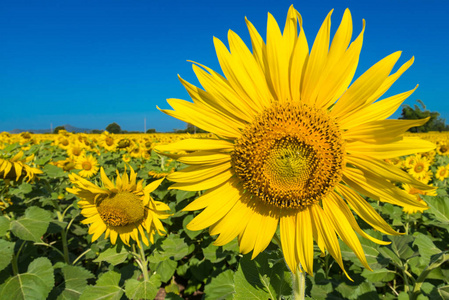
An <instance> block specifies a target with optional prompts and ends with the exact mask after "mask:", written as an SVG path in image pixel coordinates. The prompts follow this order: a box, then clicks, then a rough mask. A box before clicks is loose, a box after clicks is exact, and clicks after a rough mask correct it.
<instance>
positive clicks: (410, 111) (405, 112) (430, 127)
mask: <svg viewBox="0 0 449 300" xmlns="http://www.w3.org/2000/svg"><path fill="white" fill-rule="evenodd" d="M416 102H418V103H419V104H420V105H421V107H422V110H421V108H420V107H419V106H418V105H417V104H415V105H414V106H413V108H412V107H410V105H407V104H404V105H403V106H402V113H401V117H400V118H399V119H403V120H416V119H424V118H430V119H429V121H428V122H427V123H426V124H424V125H422V126H418V127H412V128H410V129H409V131H410V132H429V131H449V125H446V123H445V120H444V119H441V118H440V113H439V112H436V111H433V112H431V111H429V110H427V109H426V106H425V105H424V103H423V102H422V101H421V100H419V99H418V100H416Z"/></svg>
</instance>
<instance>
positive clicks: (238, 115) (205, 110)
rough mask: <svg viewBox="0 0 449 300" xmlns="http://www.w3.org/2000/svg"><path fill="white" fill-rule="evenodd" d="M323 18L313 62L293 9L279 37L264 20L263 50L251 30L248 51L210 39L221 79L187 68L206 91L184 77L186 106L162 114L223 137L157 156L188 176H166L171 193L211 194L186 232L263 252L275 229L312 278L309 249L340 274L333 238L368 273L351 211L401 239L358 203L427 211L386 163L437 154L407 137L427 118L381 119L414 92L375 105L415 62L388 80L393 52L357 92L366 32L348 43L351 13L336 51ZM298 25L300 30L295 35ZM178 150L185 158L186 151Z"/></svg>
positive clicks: (234, 39) (232, 40) (290, 258)
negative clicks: (173, 161) (327, 258)
mask: <svg viewBox="0 0 449 300" xmlns="http://www.w3.org/2000/svg"><path fill="white" fill-rule="evenodd" d="M330 16H331V13H329V14H328V16H327V17H326V19H325V21H324V23H323V25H322V26H321V28H320V30H319V32H318V34H317V37H316V39H315V42H314V44H313V46H312V48H311V50H310V52H309V47H308V44H307V40H306V37H305V34H304V31H303V30H302V20H301V16H300V14H299V13H298V12H297V11H296V10H295V9H294V8H293V6H291V7H290V9H289V11H288V15H287V21H286V23H285V28H284V31H283V33H281V31H280V29H279V26H278V24H277V23H276V20H275V19H274V18H273V17H272V15H270V14H268V26H267V38H266V42H264V41H263V39H262V37H261V36H260V35H259V33H258V32H257V31H256V29H255V28H254V26H253V25H252V24H251V23H250V22H249V21H247V26H248V29H249V33H250V37H251V42H252V52H251V51H250V50H249V49H248V48H247V47H246V45H245V44H244V42H243V41H242V40H241V39H240V38H239V37H238V36H237V34H235V33H234V32H232V31H229V34H228V39H229V47H230V51H228V49H227V48H226V46H225V45H224V44H223V43H222V42H221V41H220V40H218V39H216V38H214V43H215V49H216V52H217V56H218V60H219V62H220V66H221V68H222V71H223V73H224V76H222V75H220V74H218V73H217V72H215V71H213V70H211V69H210V68H207V67H205V66H202V65H200V64H196V63H195V64H194V65H193V69H194V72H195V74H196V76H197V77H198V80H199V82H200V83H201V85H202V86H203V88H204V89H200V88H198V87H196V86H194V85H192V84H190V83H188V82H186V81H185V80H183V79H180V80H181V82H182V84H183V85H184V87H185V88H186V89H187V91H188V93H189V94H190V96H191V97H192V99H193V103H192V102H188V101H184V100H179V99H169V100H168V102H169V104H170V105H171V106H172V107H173V109H174V110H163V112H165V113H166V114H168V115H170V116H173V117H175V118H178V119H180V120H182V121H185V122H187V123H190V124H193V125H195V126H197V127H200V128H202V129H204V130H206V131H209V132H211V133H214V134H216V135H217V136H219V137H220V139H218V140H217V139H186V140H182V141H179V142H176V143H173V144H169V145H163V146H158V147H156V150H157V151H158V152H160V153H165V154H168V155H170V153H174V155H171V156H172V157H175V158H177V159H178V160H179V161H180V162H183V163H186V164H189V165H191V166H189V167H187V168H185V169H183V170H181V171H179V172H175V173H173V174H171V175H169V176H168V177H167V178H168V179H169V180H171V181H174V182H175V184H174V185H172V186H171V188H173V189H180V190H186V191H199V190H208V192H207V193H205V194H204V195H203V196H201V197H199V198H198V199H196V200H195V201H194V202H193V203H191V204H189V205H188V206H187V207H186V208H185V210H187V211H193V210H199V209H204V210H203V211H202V212H201V213H200V214H199V215H198V216H197V217H195V218H194V219H193V220H192V221H191V222H190V223H189V224H188V226H187V227H188V229H190V230H200V229H203V228H206V227H210V233H211V234H213V235H219V236H218V238H217V239H216V241H215V244H216V245H224V244H226V243H228V242H230V241H231V240H232V239H234V238H235V237H238V240H239V245H240V251H241V252H242V253H248V252H251V251H252V257H253V258H254V257H256V256H257V255H258V254H259V253H260V252H261V251H263V250H264V249H265V248H266V247H267V246H268V244H269V243H270V241H271V240H272V238H273V235H274V234H275V232H276V230H277V227H278V225H279V226H280V235H281V237H280V239H281V243H282V250H283V253H284V255H285V259H286V262H287V264H288V266H289V267H290V269H291V270H292V271H293V272H295V271H296V270H297V268H298V266H302V267H300V268H299V269H300V270H301V269H302V270H304V271H306V272H307V273H309V274H312V273H313V240H315V242H316V243H317V244H318V246H319V248H320V249H321V251H323V252H324V251H325V250H327V251H328V252H329V253H330V254H331V255H332V256H333V257H334V258H335V260H336V261H337V263H338V264H339V265H340V267H341V268H342V269H343V262H342V256H341V251H340V246H339V243H338V240H337V235H338V236H339V237H340V238H341V239H342V240H343V241H344V242H345V243H346V244H347V245H348V246H349V247H350V248H351V249H352V250H353V251H354V252H355V254H356V255H357V257H358V258H359V259H360V260H361V261H362V263H363V264H364V265H365V266H366V267H367V268H369V266H368V264H367V262H366V259H365V255H364V252H363V249H362V246H361V244H360V242H359V239H358V237H357V236H356V232H357V233H358V234H360V235H361V236H362V237H364V238H367V239H370V240H372V241H374V242H377V243H379V244H386V242H383V241H380V240H376V239H374V238H373V237H370V236H369V235H367V234H366V233H365V232H364V231H362V230H361V229H360V227H359V226H358V225H357V222H356V219H355V218H354V216H353V213H352V212H351V209H352V211H353V212H355V213H356V214H357V215H358V216H359V217H360V218H362V219H363V220H365V222H367V223H368V224H370V225H371V226H372V227H373V228H375V229H377V230H379V231H381V232H383V233H385V234H398V233H397V232H396V231H395V230H393V229H392V228H391V227H390V226H389V225H388V224H387V223H386V222H385V221H384V220H383V219H382V218H381V217H380V216H379V214H378V213H377V212H376V211H375V210H374V209H373V207H372V206H371V205H370V204H369V202H367V201H366V200H365V199H364V198H363V197H362V196H361V195H364V196H368V197H370V198H372V199H374V200H377V201H383V202H388V203H392V204H396V205H400V206H407V207H416V208H426V204H425V203H424V202H420V201H417V200H416V199H415V197H414V196H412V195H409V194H408V193H407V192H405V191H404V190H402V189H401V188H400V187H398V186H396V185H395V182H403V183H408V184H410V185H412V186H415V187H417V188H419V189H421V190H429V189H431V188H430V187H428V186H426V185H424V184H422V183H420V182H418V181H417V180H416V179H414V178H413V177H412V176H410V175H408V174H407V173H405V172H404V171H402V170H400V169H399V168H397V167H395V166H392V165H390V164H388V163H386V162H385V161H384V159H386V158H393V157H398V156H403V155H408V154H411V153H415V152H424V151H428V150H431V149H433V148H434V147H435V146H434V144H432V143H430V142H427V141H424V140H422V139H419V138H415V137H405V136H402V134H403V133H404V132H405V131H406V130H407V129H408V128H409V127H413V126H419V125H422V124H424V123H425V122H426V121H427V119H424V120H386V118H387V117H389V116H390V115H391V114H393V113H394V111H395V110H396V109H397V108H398V107H399V106H400V104H401V103H402V102H403V101H404V100H405V99H406V98H407V97H408V96H409V95H410V94H411V93H412V92H413V91H414V90H411V91H408V92H405V93H402V94H398V95H395V96H392V97H389V98H386V99H383V100H380V101H377V100H378V98H379V97H381V96H382V95H383V94H384V93H385V92H386V91H387V90H388V89H389V87H390V86H391V85H392V84H393V83H394V82H395V81H396V80H397V79H398V78H399V76H400V75H401V74H402V73H403V72H404V71H405V70H406V69H407V68H408V67H409V66H410V65H411V64H412V62H413V58H412V59H410V60H409V61H407V62H406V63H405V64H404V65H403V66H401V67H400V68H399V69H398V70H397V72H395V73H392V74H390V72H391V71H392V69H393V66H394V64H395V63H396V61H397V60H398V59H399V57H400V53H399V52H396V53H393V54H391V55H389V56H387V57H386V58H384V59H382V60H381V61H379V62H378V63H376V64H375V65H374V66H373V67H371V68H370V69H369V70H367V71H366V72H365V73H364V74H362V75H361V76H360V77H359V78H358V79H357V80H355V81H354V82H353V83H352V85H350V83H351V81H352V80H353V76H354V73H355V70H356V67H357V64H358V60H359V54H360V50H361V47H362V40H363V32H364V27H363V29H362V32H361V33H360V35H359V36H358V37H357V38H356V39H355V40H354V41H353V42H352V43H350V40H351V35H352V19H351V14H350V12H349V10H346V11H345V13H344V15H343V19H342V21H341V24H340V26H339V28H338V29H337V31H336V33H335V36H334V37H333V40H332V42H330ZM298 23H299V28H298ZM183 151H185V152H183Z"/></svg>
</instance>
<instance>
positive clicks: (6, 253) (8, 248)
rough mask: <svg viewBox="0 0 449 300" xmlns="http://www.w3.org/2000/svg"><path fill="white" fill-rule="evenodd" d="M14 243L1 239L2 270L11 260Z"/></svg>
mask: <svg viewBox="0 0 449 300" xmlns="http://www.w3.org/2000/svg"><path fill="white" fill-rule="evenodd" d="M14 245H15V243H11V242H8V241H5V240H0V271H1V270H3V269H4V268H6V267H7V266H8V265H9V263H10V262H11V259H12V256H13V254H14Z"/></svg>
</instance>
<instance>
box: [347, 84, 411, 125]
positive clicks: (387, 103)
mask: <svg viewBox="0 0 449 300" xmlns="http://www.w3.org/2000/svg"><path fill="white" fill-rule="evenodd" d="M417 87H418V86H416V87H415V88H414V89H413V90H410V91H408V92H405V93H401V94H397V95H394V96H391V97H388V98H386V99H383V100H380V101H378V102H375V103H373V104H371V105H369V106H367V107H365V108H363V109H361V110H359V111H358V112H357V114H350V116H349V117H345V116H342V117H341V118H340V119H339V120H338V123H339V125H340V128H341V129H350V128H352V127H355V126H358V125H360V124H363V123H365V122H371V121H376V120H384V119H386V118H388V117H389V116H391V115H392V114H393V113H394V112H395V111H397V109H398V108H399V106H400V105H401V104H402V102H404V101H405V99H407V98H408V96H410V95H411V94H412V93H413V92H414V91H415V90H416V88H417Z"/></svg>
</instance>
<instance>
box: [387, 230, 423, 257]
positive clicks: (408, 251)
mask: <svg viewBox="0 0 449 300" xmlns="http://www.w3.org/2000/svg"><path fill="white" fill-rule="evenodd" d="M388 238H389V239H390V240H391V244H390V247H391V250H393V252H394V253H395V254H396V255H397V256H398V257H399V258H400V259H402V260H404V261H405V260H407V259H409V258H411V257H413V256H416V255H417V253H416V252H415V251H414V250H413V249H412V247H411V244H412V242H413V237H412V236H410V235H402V236H399V235H396V236H388Z"/></svg>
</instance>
